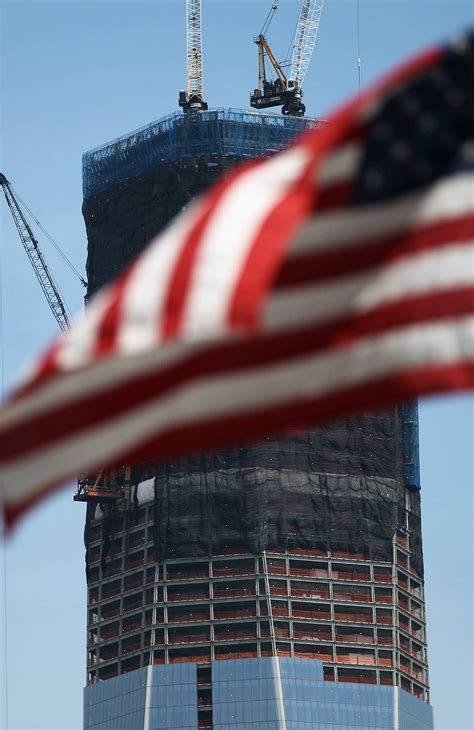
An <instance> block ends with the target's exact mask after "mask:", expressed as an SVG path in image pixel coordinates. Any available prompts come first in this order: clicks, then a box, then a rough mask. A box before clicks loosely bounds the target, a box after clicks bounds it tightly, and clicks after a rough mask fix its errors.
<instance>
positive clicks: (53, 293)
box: [0, 173, 70, 332]
mask: <svg viewBox="0 0 474 730" xmlns="http://www.w3.org/2000/svg"><path fill="white" fill-rule="evenodd" d="M0 185H1V187H2V189H3V193H4V195H5V198H6V201H7V204H8V207H9V208H10V211H11V214H12V217H13V221H14V223H15V226H16V228H17V231H18V233H19V235H20V240H21V242H22V244H23V248H24V249H25V251H26V253H27V255H28V258H29V259H30V262H31V265H32V266H33V270H34V272H35V274H36V278H37V279H38V281H39V283H40V286H41V288H42V290H43V293H44V295H45V297H46V300H47V302H48V304H49V308H50V309H51V311H52V313H53V314H54V316H55V318H56V321H57V323H58V324H59V326H60V327H61V329H62V330H63V332H65V331H66V330H68V329H69V326H70V323H69V318H68V316H67V313H66V309H65V307H64V304H63V301H62V299H61V295H60V293H59V290H58V287H57V286H56V284H55V283H54V279H53V277H52V275H51V273H50V271H49V269H48V266H47V264H46V261H45V258H44V256H43V254H42V253H41V249H40V247H39V245H38V241H37V240H36V238H35V237H34V235H33V231H32V230H31V228H30V226H29V224H28V221H27V220H26V218H25V216H24V214H23V211H22V210H21V208H20V206H19V204H18V201H17V199H16V197H15V195H14V193H13V191H12V188H11V185H10V183H9V182H8V180H7V178H6V177H5V175H3V174H2V173H0Z"/></svg>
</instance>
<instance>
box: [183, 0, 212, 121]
mask: <svg viewBox="0 0 474 730" xmlns="http://www.w3.org/2000/svg"><path fill="white" fill-rule="evenodd" d="M186 36H187V59H188V80H187V88H186V91H180V92H179V105H180V106H181V107H183V110H184V111H194V110H199V109H201V110H205V109H207V104H206V102H205V101H204V92H203V82H202V24H201V0H186Z"/></svg>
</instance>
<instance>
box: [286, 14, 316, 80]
mask: <svg viewBox="0 0 474 730" xmlns="http://www.w3.org/2000/svg"><path fill="white" fill-rule="evenodd" d="M323 4H324V0H303V1H302V3H301V8H300V15H299V19H298V25H297V27H296V33H295V40H294V44H293V55H292V59H291V74H290V78H292V79H294V80H295V81H296V83H297V86H298V88H299V89H301V87H302V86H303V81H304V77H305V75H306V71H307V70H308V66H309V62H310V60H311V56H312V54H313V51H314V45H315V43H316V36H317V34H318V29H319V21H320V18H321V12H322V9H323Z"/></svg>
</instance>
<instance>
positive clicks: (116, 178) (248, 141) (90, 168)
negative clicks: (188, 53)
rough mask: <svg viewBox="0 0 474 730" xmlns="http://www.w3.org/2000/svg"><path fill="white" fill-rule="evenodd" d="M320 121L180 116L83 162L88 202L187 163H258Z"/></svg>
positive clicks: (232, 113)
mask: <svg viewBox="0 0 474 730" xmlns="http://www.w3.org/2000/svg"><path fill="white" fill-rule="evenodd" d="M320 124H322V120H320V119H312V118H309V117H308V118H307V119H304V118H298V117H282V116H281V115H280V114H258V113H256V112H246V111H242V110H241V109H210V110H208V111H199V112H198V113H195V114H193V115H189V114H183V113H181V112H175V113H173V114H170V115H169V116H166V117H163V118H162V119H159V120H158V121H155V122H152V123H151V124H147V125H146V126H144V127H142V128H141V129H137V130H135V131H134V132H131V133H129V134H127V135H125V136H123V137H119V138H118V139H116V140H114V141H113V142H109V143H108V144H105V145H102V146H101V147H96V148H95V149H93V150H90V151H89V152H86V153H85V154H84V156H83V186H84V198H89V197H91V196H92V195H96V194H97V193H99V192H101V191H103V190H106V189H107V188H108V187H111V186H112V185H117V184H119V183H121V182H123V181H124V180H128V179H129V178H131V177H134V176H136V175H143V174H145V173H146V172H147V171H148V170H152V169H155V168H156V167H158V166H159V165H162V164H163V163H169V162H175V161H176V160H179V159H182V158H183V157H199V156H206V155H219V156H223V157H256V156H258V155H268V154H269V153H271V152H273V151H275V150H278V149H281V148H282V147H284V146H285V145H287V144H289V143H290V142H291V140H292V139H293V138H294V137H295V136H296V135H297V134H299V133H300V132H303V131H304V130H305V129H307V128H308V127H315V126H318V125H320Z"/></svg>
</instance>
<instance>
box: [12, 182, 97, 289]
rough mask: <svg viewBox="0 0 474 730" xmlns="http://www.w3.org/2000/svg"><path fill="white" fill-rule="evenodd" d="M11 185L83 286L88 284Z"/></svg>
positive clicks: (24, 206)
mask: <svg viewBox="0 0 474 730" xmlns="http://www.w3.org/2000/svg"><path fill="white" fill-rule="evenodd" d="M10 187H11V189H12V190H13V192H14V194H15V196H16V198H17V199H18V200H19V202H20V203H21V205H22V206H23V208H25V210H26V211H27V212H28V214H29V215H30V217H31V218H32V220H34V222H35V223H36V225H37V226H38V228H39V229H40V230H41V232H42V233H43V234H44V235H45V236H46V238H47V239H48V241H49V242H50V243H51V245H52V246H54V248H55V249H56V251H57V252H58V254H59V255H60V256H61V258H62V259H63V261H64V262H65V263H66V264H67V265H68V266H69V268H70V269H71V271H72V272H73V274H74V275H75V276H76V277H77V278H78V279H79V281H80V282H81V284H82V285H83V286H87V282H86V280H85V279H84V277H83V276H81V273H80V271H78V269H77V268H76V267H75V266H74V264H73V263H72V261H71V259H70V258H68V257H67V256H66V254H65V253H64V251H63V250H62V249H61V247H60V246H59V245H58V244H57V243H56V241H55V240H54V238H53V237H52V236H51V235H50V234H49V233H48V231H47V230H46V229H45V228H44V226H43V225H42V224H41V223H40V221H39V220H38V219H37V218H36V216H35V214H34V213H33V211H32V210H31V208H29V207H28V205H27V204H26V203H25V201H24V200H23V199H22V197H21V195H19V193H18V191H17V190H15V188H14V187H13V186H12V185H10Z"/></svg>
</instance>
